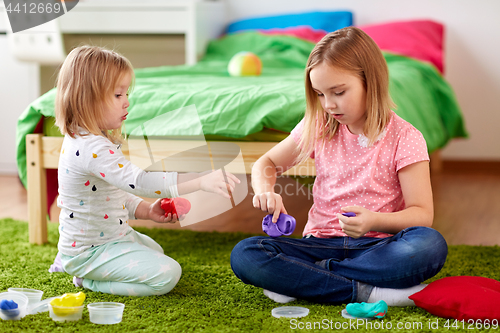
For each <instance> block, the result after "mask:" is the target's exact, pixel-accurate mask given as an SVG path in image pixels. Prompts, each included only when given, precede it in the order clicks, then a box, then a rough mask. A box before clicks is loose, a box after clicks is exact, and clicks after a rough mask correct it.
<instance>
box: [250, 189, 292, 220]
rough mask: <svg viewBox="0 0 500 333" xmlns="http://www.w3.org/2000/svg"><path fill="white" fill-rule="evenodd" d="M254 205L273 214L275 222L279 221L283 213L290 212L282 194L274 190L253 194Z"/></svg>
mask: <svg viewBox="0 0 500 333" xmlns="http://www.w3.org/2000/svg"><path fill="white" fill-rule="evenodd" d="M253 206H254V207H255V208H257V209H260V210H261V211H263V212H267V213H269V214H273V223H276V221H278V217H279V216H280V214H281V213H284V214H288V213H287V212H286V209H285V206H284V205H283V199H282V198H281V195H279V194H277V193H274V192H264V193H260V194H256V195H254V196H253Z"/></svg>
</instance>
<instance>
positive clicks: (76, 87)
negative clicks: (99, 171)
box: [55, 45, 134, 143]
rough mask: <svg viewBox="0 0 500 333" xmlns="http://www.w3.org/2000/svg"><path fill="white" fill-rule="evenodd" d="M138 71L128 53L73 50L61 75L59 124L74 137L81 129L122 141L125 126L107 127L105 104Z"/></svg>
mask: <svg viewBox="0 0 500 333" xmlns="http://www.w3.org/2000/svg"><path fill="white" fill-rule="evenodd" d="M126 74H130V76H131V79H132V84H131V85H130V88H129V91H130V90H131V89H132V87H133V82H134V70H133V67H132V64H131V63H130V61H129V60H128V59H127V58H125V57H124V56H122V55H120V54H118V53H116V52H114V51H111V50H107V49H105V48H102V47H98V46H89V45H84V46H80V47H77V48H75V49H73V50H72V51H71V52H70V53H69V54H68V56H67V57H66V59H65V60H64V63H63V64H62V66H61V70H60V71H59V75H58V77H57V83H56V86H57V91H56V102H55V114H56V125H57V126H58V127H59V130H60V131H61V133H62V134H67V135H69V136H70V137H72V138H74V137H75V134H79V135H86V134H85V133H80V129H81V128H83V129H84V130H86V131H88V132H89V133H92V134H94V135H102V136H104V137H106V138H108V139H109V140H110V141H112V142H116V143H118V142H122V139H123V138H122V133H121V129H114V130H103V129H102V128H103V124H104V113H105V106H106V105H109V104H110V103H111V101H112V97H113V93H114V89H115V88H116V85H117V84H118V82H119V81H120V80H121V79H122V78H123V77H124V75H126Z"/></svg>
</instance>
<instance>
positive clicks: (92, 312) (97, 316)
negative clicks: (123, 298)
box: [87, 302, 125, 325]
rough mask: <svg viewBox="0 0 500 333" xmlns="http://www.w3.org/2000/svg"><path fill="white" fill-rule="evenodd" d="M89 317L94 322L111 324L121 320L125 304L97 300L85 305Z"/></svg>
mask: <svg viewBox="0 0 500 333" xmlns="http://www.w3.org/2000/svg"><path fill="white" fill-rule="evenodd" d="M87 308H88V309H89V319H90V321H91V322H92V323H94V324H101V325H111V324H118V323H119V322H121V321H122V317H123V309H124V308H125V304H123V303H116V302H98V303H91V304H89V305H87Z"/></svg>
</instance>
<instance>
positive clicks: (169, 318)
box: [0, 219, 500, 333]
mask: <svg viewBox="0 0 500 333" xmlns="http://www.w3.org/2000/svg"><path fill="white" fill-rule="evenodd" d="M136 229H137V230H138V231H140V232H142V233H145V234H147V235H149V236H151V237H152V238H153V239H155V240H156V241H157V242H158V243H159V244H160V245H161V246H162V247H163V249H164V250H165V253H167V254H168V255H170V256H171V257H173V258H174V259H176V260H177V261H178V262H179V263H180V264H181V266H182V268H183V275H182V278H181V280H180V281H179V284H178V285H177V286H176V287H175V288H174V289H173V291H172V292H171V293H169V294H167V295H164V296H154V297H144V298H141V297H122V296H114V295H108V294H102V293H96V292H91V291H85V293H86V295H87V299H86V300H85V304H89V303H93V302H99V301H113V302H121V303H124V304H125V311H124V315H123V321H122V322H121V323H120V324H117V325H109V326H107V325H95V324H92V323H91V322H90V321H89V317H88V310H87V309H86V308H85V309H84V312H83V318H82V320H80V321H77V322H68V323H56V322H54V321H52V319H50V317H49V315H48V312H45V313H40V314H37V315H29V316H26V317H25V318H23V319H22V320H20V321H2V320H0V332H2V333H4V332H16V333H17V332H137V331H140V332H293V331H297V332H299V331H307V332H314V331H317V332H321V331H338V332H351V331H365V332H370V331H372V332H385V331H387V332H391V331H398V330H397V329H396V327H397V325H398V323H399V326H400V327H401V328H404V327H406V328H407V329H400V330H399V331H401V332H403V331H405V332H422V331H423V332H442V331H447V330H446V329H444V325H445V323H446V320H445V319H442V318H438V317H435V316H433V315H430V314H428V313H427V312H426V311H425V310H422V309H419V308H416V307H407V308H389V312H388V314H387V316H386V317H385V318H384V319H383V321H377V322H372V325H374V326H372V329H369V328H370V327H369V326H368V327H367V326H356V327H354V326H348V320H346V319H343V318H342V317H341V315H340V312H341V311H342V309H343V308H344V307H345V306H332V305H321V304H313V303H309V302H306V301H297V302H294V303H291V304H289V305H298V306H304V307H307V308H309V310H310V314H309V316H307V317H305V318H301V319H298V320H295V321H290V320H287V319H281V318H280V319H277V318H274V317H272V316H271V310H272V309H273V308H274V307H277V306H280V304H277V303H274V302H272V301H271V300H269V299H268V298H266V297H265V296H264V295H263V294H262V290H261V289H259V288H255V287H252V286H248V285H245V284H243V283H241V282H240V281H239V280H238V279H237V278H236V277H235V276H234V274H233V273H232V271H231V267H230V264H229V257H230V253H231V250H232V248H233V246H234V245H235V244H236V243H237V242H238V241H240V240H241V239H243V238H246V237H248V236H251V235H248V234H242V233H200V232H192V231H188V230H175V231H174V230H165V229H141V228H136ZM0 230H1V232H0V256H1V260H0V292H3V291H7V288H9V287H25V288H34V289H40V290H43V291H44V298H47V297H52V296H59V295H62V294H63V293H67V292H77V291H79V290H81V289H77V288H75V287H74V286H73V283H72V277H71V276H69V275H67V274H65V273H48V271H47V269H48V268H49V266H50V265H51V264H52V261H53V259H54V257H55V255H56V253H57V248H56V244H57V237H58V236H57V226H56V225H54V224H50V225H49V243H48V244H46V245H43V246H36V245H30V244H29V243H28V224H27V223H26V222H18V221H14V220H11V219H5V220H0ZM499 258H500V248H499V247H498V246H495V247H473V246H465V245H464V246H450V251H449V256H448V261H447V262H446V265H445V267H444V268H443V270H442V271H441V272H440V273H439V275H438V276H436V277H435V278H434V279H437V278H442V277H445V276H453V275H475V276H484V277H490V278H494V279H497V280H500V270H499V269H498V262H499ZM436 321H437V322H436ZM315 322H316V329H312V328H314V325H315ZM389 322H390V323H391V324H390V325H392V329H391V330H388V329H387V327H388V325H389ZM343 323H344V328H345V329H342V324H343ZM430 324H432V325H434V326H430V327H431V329H429V325H430ZM420 325H421V326H420ZM435 325H438V327H439V329H432V328H433V327H435ZM384 328H385V329H384ZM451 331H457V332H460V331H464V332H470V330H467V329H463V330H460V329H455V328H451ZM481 331H488V330H481ZM492 331H498V329H497V330H493V329H492Z"/></svg>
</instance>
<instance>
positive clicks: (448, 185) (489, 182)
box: [0, 171, 500, 245]
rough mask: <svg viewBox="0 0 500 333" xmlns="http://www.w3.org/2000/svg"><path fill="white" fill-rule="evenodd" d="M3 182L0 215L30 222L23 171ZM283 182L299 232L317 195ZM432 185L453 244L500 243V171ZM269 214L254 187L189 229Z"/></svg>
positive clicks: (441, 226)
mask: <svg viewBox="0 0 500 333" xmlns="http://www.w3.org/2000/svg"><path fill="white" fill-rule="evenodd" d="M248 183H249V181H248ZM0 184H1V186H0V218H5V217H11V218H13V219H17V220H25V221H27V219H28V210H27V202H26V190H25V189H24V188H23V186H22V185H21V183H20V181H19V179H18V178H17V176H0ZM278 184H279V186H280V188H282V189H287V193H290V195H288V196H285V197H284V202H285V207H286V208H287V210H288V213H289V214H290V215H293V216H295V218H296V219H297V224H298V225H297V228H296V231H295V233H294V234H297V235H299V234H300V233H301V231H302V229H303V227H304V225H305V222H306V220H307V212H308V209H309V208H310V206H311V204H312V198H311V195H310V194H309V193H308V192H307V191H306V190H305V188H304V187H301V186H300V185H297V183H296V182H295V181H294V180H291V179H288V178H281V179H279V182H278ZM432 184H433V191H434V203H435V205H434V208H435V219H434V228H435V229H437V230H438V231H439V232H441V233H442V234H443V236H444V237H445V239H446V241H447V242H448V244H450V245H457V244H467V245H500V204H499V203H500V172H491V171H490V172H475V171H460V172H457V171H453V172H446V171H443V172H441V173H439V174H437V175H433V177H432ZM200 204H201V203H200ZM58 214H59V211H58V208H57V207H55V205H53V207H52V209H51V216H52V220H53V221H57V216H58ZM263 216H264V214H263V213H262V212H260V211H258V210H256V209H254V208H253V207H252V205H251V188H249V195H247V196H246V197H245V199H244V200H243V201H242V202H241V203H240V204H238V205H237V206H236V207H235V208H232V209H230V210H228V211H226V212H225V213H222V214H220V215H218V216H216V217H213V218H210V219H208V220H205V221H202V222H199V223H196V224H193V225H190V226H186V227H184V229H191V230H197V231H220V232H233V231H242V232H251V233H262V229H261V221H262V217H263ZM54 223H56V222H54ZM131 225H132V226H134V225H141V226H148V227H162V228H170V229H179V228H181V227H180V226H179V224H178V223H177V224H176V225H172V224H157V223H154V222H151V221H133V222H131Z"/></svg>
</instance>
